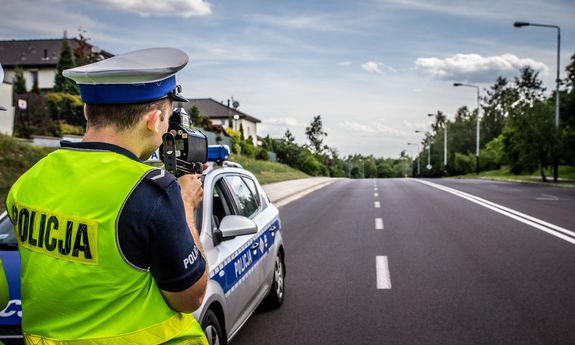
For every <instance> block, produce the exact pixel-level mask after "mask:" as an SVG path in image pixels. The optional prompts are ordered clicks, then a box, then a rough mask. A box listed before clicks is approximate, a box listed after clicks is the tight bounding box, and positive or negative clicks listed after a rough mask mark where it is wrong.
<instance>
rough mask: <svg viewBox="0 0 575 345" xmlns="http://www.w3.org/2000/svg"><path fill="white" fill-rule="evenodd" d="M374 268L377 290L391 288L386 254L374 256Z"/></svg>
mask: <svg viewBox="0 0 575 345" xmlns="http://www.w3.org/2000/svg"><path fill="white" fill-rule="evenodd" d="M375 270H376V276H377V288H378V289H379V290H384V289H391V278H390V277H389V265H388V262H387V256H376V257H375Z"/></svg>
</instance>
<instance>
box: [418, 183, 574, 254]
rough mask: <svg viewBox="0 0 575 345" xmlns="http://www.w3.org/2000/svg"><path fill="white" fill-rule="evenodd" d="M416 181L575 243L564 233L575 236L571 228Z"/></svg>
mask: <svg viewBox="0 0 575 345" xmlns="http://www.w3.org/2000/svg"><path fill="white" fill-rule="evenodd" d="M416 181H417V182H420V183H423V184H426V185H428V186H430V187H434V188H436V189H439V190H443V191H445V192H448V193H451V194H454V195H457V196H459V197H461V198H464V199H467V200H469V201H471V202H473V203H476V204H478V205H481V206H483V207H486V208H489V209H491V210H493V211H495V212H497V213H500V214H503V215H505V216H507V217H509V218H512V219H515V220H517V221H519V222H522V223H524V224H527V225H529V226H532V227H534V228H536V229H539V230H541V231H544V232H546V233H548V234H550V235H553V236H555V237H558V238H560V239H562V240H565V241H567V242H569V243H572V244H575V238H571V237H569V236H566V235H565V234H563V233H566V234H570V235H572V236H575V233H573V232H572V231H570V230H567V229H564V228H561V227H559V226H557V225H554V224H550V223H547V222H545V221H543V220H540V219H537V218H534V217H531V216H528V215H526V214H523V213H521V212H518V211H515V210H512V209H509V208H507V207H505V206H501V205H498V204H496V203H493V202H491V201H487V200H485V199H482V198H479V197H476V196H473V195H471V194H467V193H465V192H461V191H458V190H456V189H452V188H449V187H445V186H442V185H438V184H435V183H432V182H429V181H418V180H416ZM545 225H548V226H549V227H546V226H545ZM550 228H553V229H556V230H557V231H555V230H552V229H550ZM559 229H560V230H559Z"/></svg>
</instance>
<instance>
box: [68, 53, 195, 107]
mask: <svg viewBox="0 0 575 345" xmlns="http://www.w3.org/2000/svg"><path fill="white" fill-rule="evenodd" d="M187 63H188V55H187V54H186V53H185V52H183V51H181V50H179V49H175V48H149V49H142V50H136V51H132V52H129V53H125V54H121V55H116V56H113V57H111V58H109V59H106V60H102V61H98V62H95V63H92V64H89V65H85V66H80V67H76V68H72V69H67V70H64V71H63V73H62V74H63V75H64V76H65V77H67V78H70V79H72V80H74V81H75V82H76V83H78V85H79V87H80V95H81V96H82V100H83V101H84V102H86V103H88V104H126V103H142V102H148V101H153V100H157V99H161V98H165V97H168V96H170V97H171V98H172V99H173V100H175V101H180V102H187V101H188V100H187V99H185V98H184V97H182V96H180V95H179V93H180V92H181V87H180V86H179V85H177V84H176V72H178V71H179V70H181V69H182V68H184V66H186V64H187Z"/></svg>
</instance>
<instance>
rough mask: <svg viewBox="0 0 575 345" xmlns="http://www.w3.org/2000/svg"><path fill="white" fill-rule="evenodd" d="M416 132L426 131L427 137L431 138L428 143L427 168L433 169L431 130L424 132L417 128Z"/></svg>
mask: <svg viewBox="0 0 575 345" xmlns="http://www.w3.org/2000/svg"><path fill="white" fill-rule="evenodd" d="M415 133H425V138H427V139H428V140H429V142H428V143H427V170H431V135H430V134H429V131H425V132H424V131H420V130H417V131H415Z"/></svg>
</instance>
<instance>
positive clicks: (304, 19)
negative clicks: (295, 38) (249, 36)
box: [248, 14, 344, 32]
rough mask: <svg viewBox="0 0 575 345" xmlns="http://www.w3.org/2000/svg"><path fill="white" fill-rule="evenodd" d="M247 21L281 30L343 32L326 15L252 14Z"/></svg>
mask: <svg viewBox="0 0 575 345" xmlns="http://www.w3.org/2000/svg"><path fill="white" fill-rule="evenodd" d="M248 19H249V21H250V22H252V23H258V24H263V25H268V26H273V27H277V28H283V29H298V30H311V31H319V32H339V31H344V30H343V29H342V28H341V27H340V26H338V25H336V24H335V23H334V20H332V19H331V18H330V17H328V16H326V15H315V16H293V15H289V16H286V15H283V16H278V15H268V14H254V15H251V16H249V18H248Z"/></svg>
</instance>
